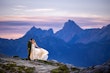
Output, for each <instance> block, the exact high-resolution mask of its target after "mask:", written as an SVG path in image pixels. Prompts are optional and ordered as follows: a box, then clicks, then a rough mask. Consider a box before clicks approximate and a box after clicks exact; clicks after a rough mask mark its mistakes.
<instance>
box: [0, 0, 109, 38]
mask: <svg viewBox="0 0 110 73" xmlns="http://www.w3.org/2000/svg"><path fill="white" fill-rule="evenodd" d="M69 19H71V20H73V21H75V22H76V23H77V24H78V25H79V26H80V27H81V28H83V29H88V28H101V27H103V26H106V25H108V24H110V0H0V37H1V38H8V39H16V38H19V37H22V36H23V35H24V34H25V33H26V32H27V31H28V30H29V29H30V28H31V27H32V26H36V28H42V29H46V30H47V29H49V28H53V30H54V32H56V31H58V30H60V29H61V28H62V27H63V25H64V23H65V22H67V21H68V20H69ZM3 22H4V23H3ZM5 22H11V23H5Z"/></svg>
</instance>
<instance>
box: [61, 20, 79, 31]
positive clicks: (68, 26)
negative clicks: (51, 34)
mask: <svg viewBox="0 0 110 73" xmlns="http://www.w3.org/2000/svg"><path fill="white" fill-rule="evenodd" d="M63 28H64V29H71V30H72V29H81V28H80V27H79V26H78V25H77V24H76V23H75V22H74V21H73V20H68V21H67V22H66V23H65V24H64V27H63Z"/></svg>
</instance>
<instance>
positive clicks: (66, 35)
mask: <svg viewBox="0 0 110 73" xmlns="http://www.w3.org/2000/svg"><path fill="white" fill-rule="evenodd" d="M80 31H82V29H81V28H80V27H79V26H78V25H77V24H76V23H75V22H74V21H72V20H68V21H67V22H65V24H64V27H63V28H62V29H61V30H60V31H58V32H57V33H56V36H57V37H59V38H61V39H63V40H64V41H65V42H68V41H69V40H71V39H72V38H73V37H74V35H75V34H76V33H79V32H80Z"/></svg>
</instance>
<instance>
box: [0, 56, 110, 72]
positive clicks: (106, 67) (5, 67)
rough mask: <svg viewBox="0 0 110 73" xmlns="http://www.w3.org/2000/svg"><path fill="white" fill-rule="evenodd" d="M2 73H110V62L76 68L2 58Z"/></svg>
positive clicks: (45, 62)
mask: <svg viewBox="0 0 110 73" xmlns="http://www.w3.org/2000/svg"><path fill="white" fill-rule="evenodd" d="M0 73H110V61H108V62H106V63H104V64H102V65H96V66H92V67H88V68H80V67H75V66H72V65H70V64H63V63H59V62H57V61H55V60H52V61H43V60H34V61H30V60H26V59H21V58H19V57H16V56H15V57H3V56H0Z"/></svg>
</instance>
